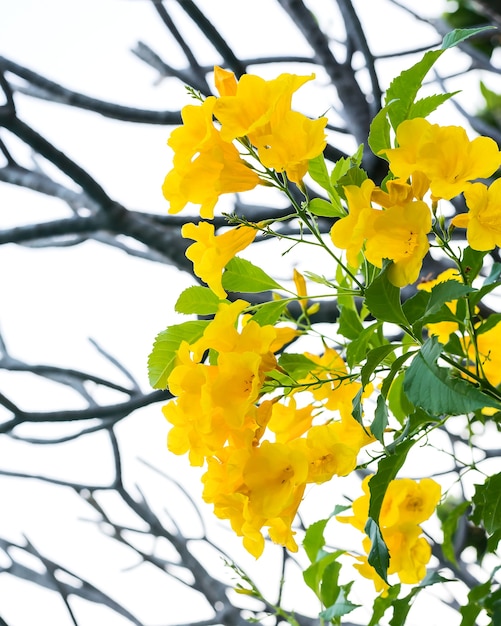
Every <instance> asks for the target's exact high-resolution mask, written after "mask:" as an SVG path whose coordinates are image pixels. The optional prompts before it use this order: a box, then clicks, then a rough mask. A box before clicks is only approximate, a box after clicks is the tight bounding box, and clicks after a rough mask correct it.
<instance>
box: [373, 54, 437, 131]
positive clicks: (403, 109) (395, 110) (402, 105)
mask: <svg viewBox="0 0 501 626" xmlns="http://www.w3.org/2000/svg"><path fill="white" fill-rule="evenodd" d="M443 52H444V51H443V50H429V51H428V52H426V53H425V55H424V56H423V58H422V59H421V60H420V61H418V63H416V64H415V65H413V66H412V67H410V68H409V69H407V70H404V71H403V72H402V73H401V74H399V75H398V76H397V77H396V78H394V79H393V80H392V82H391V83H390V86H389V87H388V91H387V92H386V100H385V104H386V105H388V104H389V103H392V104H391V106H390V107H389V108H388V116H389V118H390V121H391V124H392V126H393V128H395V129H396V128H397V127H398V126H399V125H400V124H401V123H402V122H403V121H404V120H406V119H408V115H409V112H410V110H411V107H412V105H413V104H414V101H415V99H416V95H417V93H418V91H419V89H420V88H421V85H422V83H423V80H424V78H425V76H426V74H428V72H429V71H430V69H431V68H432V67H433V65H434V63H435V62H436V61H437V60H438V59H439V58H440V56H441V55H442V53H443ZM392 101H395V102H392Z"/></svg>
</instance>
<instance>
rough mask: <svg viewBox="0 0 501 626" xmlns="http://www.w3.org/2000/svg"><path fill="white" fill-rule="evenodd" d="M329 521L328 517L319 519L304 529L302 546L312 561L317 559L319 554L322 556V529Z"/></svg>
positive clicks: (323, 541)
mask: <svg viewBox="0 0 501 626" xmlns="http://www.w3.org/2000/svg"><path fill="white" fill-rule="evenodd" d="M328 522H329V518H327V519H321V520H318V521H317V522H314V523H313V524H310V526H308V528H307V529H306V533H305V535H304V539H303V548H304V550H305V552H306V554H307V556H308V558H309V559H310V561H311V562H312V563H315V561H317V560H318V558H319V555H320V556H321V557H322V556H324V554H325V553H324V551H323V548H324V546H325V539H324V530H325V527H326V526H327V524H328Z"/></svg>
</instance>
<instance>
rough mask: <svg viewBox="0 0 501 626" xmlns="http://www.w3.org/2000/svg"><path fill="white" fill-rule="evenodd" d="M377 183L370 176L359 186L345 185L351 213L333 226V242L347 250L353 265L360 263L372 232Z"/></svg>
mask: <svg viewBox="0 0 501 626" xmlns="http://www.w3.org/2000/svg"><path fill="white" fill-rule="evenodd" d="M374 189H375V184H374V182H373V181H372V180H370V179H369V178H368V179H367V180H364V182H363V183H362V184H361V185H360V187H357V186H356V185H347V186H346V187H343V190H344V193H345V195H346V200H347V202H348V209H349V214H348V215H347V216H346V217H343V218H341V219H340V220H338V221H337V222H336V223H335V224H334V225H333V226H332V228H331V232H330V235H331V239H332V243H333V244H334V245H335V246H336V247H337V248H339V249H341V250H346V258H347V260H348V264H349V265H350V266H351V267H358V266H359V265H360V252H361V251H362V248H363V245H364V241H365V239H366V238H367V236H368V234H370V225H371V219H372V216H373V215H374V213H375V209H373V208H372V206H371V198H372V194H373V192H374Z"/></svg>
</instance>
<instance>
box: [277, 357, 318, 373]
mask: <svg viewBox="0 0 501 626" xmlns="http://www.w3.org/2000/svg"><path fill="white" fill-rule="evenodd" d="M278 364H279V365H280V367H281V368H282V369H284V370H285V371H286V372H287V374H289V376H290V377H291V378H295V379H301V378H304V377H305V376H307V375H308V374H309V373H310V372H311V370H312V369H315V368H316V367H318V366H317V364H316V363H314V362H313V361H312V360H311V359H309V358H308V357H307V356H306V355H304V354H293V353H292V354H291V353H289V352H284V353H282V354H281V355H280V358H279V359H278Z"/></svg>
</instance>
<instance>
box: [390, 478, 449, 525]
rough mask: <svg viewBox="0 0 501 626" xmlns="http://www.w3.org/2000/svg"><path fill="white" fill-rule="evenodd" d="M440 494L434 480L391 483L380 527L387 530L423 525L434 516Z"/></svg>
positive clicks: (395, 481) (396, 481)
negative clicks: (409, 525) (391, 527)
mask: <svg viewBox="0 0 501 626" xmlns="http://www.w3.org/2000/svg"><path fill="white" fill-rule="evenodd" d="M440 493H441V492H440V485H439V484H438V483H437V482H435V481H434V480H433V479H432V478H423V479H421V480H420V481H419V482H416V481H415V480H411V479H410V478H399V479H398V480H393V481H391V482H390V484H389V485H388V489H387V490H386V493H385V496H384V500H383V506H382V507H381V513H380V514H379V523H380V525H381V526H382V527H384V528H386V527H389V526H396V525H408V524H421V522H424V521H425V520H427V519H428V518H429V517H430V516H431V515H432V513H433V511H434V510H435V508H436V506H437V504H438V501H439V500H440Z"/></svg>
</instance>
